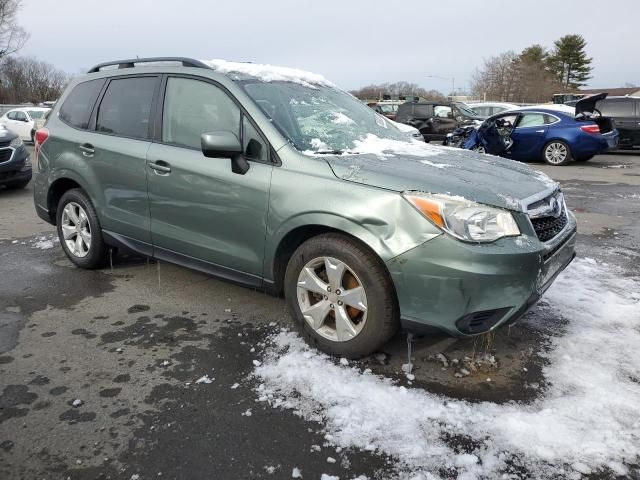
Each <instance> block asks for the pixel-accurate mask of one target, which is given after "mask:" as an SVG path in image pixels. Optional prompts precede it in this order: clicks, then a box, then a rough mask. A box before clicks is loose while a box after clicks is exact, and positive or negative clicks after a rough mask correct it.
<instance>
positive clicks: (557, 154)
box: [542, 140, 571, 166]
mask: <svg viewBox="0 0 640 480" xmlns="http://www.w3.org/2000/svg"><path fill="white" fill-rule="evenodd" d="M542 159H543V160H544V161H545V162H547V163H548V164H549V165H556V166H559V165H566V164H568V163H569V162H571V149H570V148H569V145H567V144H566V143H565V142H563V141H561V140H552V141H551V142H549V143H547V144H546V145H545V147H544V149H543V150H542Z"/></svg>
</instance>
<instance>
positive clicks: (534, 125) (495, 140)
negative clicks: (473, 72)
mask: <svg viewBox="0 0 640 480" xmlns="http://www.w3.org/2000/svg"><path fill="white" fill-rule="evenodd" d="M604 96H605V97H606V94H604ZM599 97H600V96H596V98H593V97H585V98H583V99H582V100H580V101H579V102H578V103H577V104H576V106H575V109H574V113H572V114H570V115H569V114H567V113H565V112H562V111H559V110H557V109H548V108H526V109H518V110H509V111H507V112H503V113H499V114H498V115H494V116H493V117H490V118H488V119H487V120H485V121H484V122H483V123H482V125H481V126H480V127H479V128H478V129H477V130H468V129H467V130H465V131H457V132H455V134H454V135H452V136H451V137H450V138H449V143H451V144H452V145H453V144H457V145H461V146H462V147H463V148H466V149H470V150H476V151H480V152H483V153H491V154H494V155H500V156H503V157H506V158H512V159H514V160H521V161H529V160H539V159H541V160H543V161H545V162H547V163H549V164H551V165H567V164H568V163H569V162H571V161H572V160H576V161H587V160H590V159H591V158H593V156H594V155H596V154H598V153H602V152H603V151H605V150H608V149H610V148H615V147H616V145H617V142H618V132H617V130H615V129H614V128H613V126H612V122H611V120H610V119H609V118H607V117H603V116H601V115H599V114H598V113H596V111H595V104H596V102H597V101H598V99H599Z"/></svg>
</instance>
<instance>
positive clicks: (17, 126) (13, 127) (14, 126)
mask: <svg viewBox="0 0 640 480" xmlns="http://www.w3.org/2000/svg"><path fill="white" fill-rule="evenodd" d="M50 110H51V109H50V108H43V107H20V108H14V109H13V110H9V111H8V112H7V113H5V114H4V115H2V117H0V125H4V126H5V127H6V128H7V129H8V130H10V131H12V132H14V133H17V134H18V135H19V136H20V138H21V139H22V140H26V141H29V142H33V134H34V133H35V131H36V130H37V129H38V128H40V127H41V126H42V124H43V120H44V118H45V116H46V114H47V113H48V112H49V111H50Z"/></svg>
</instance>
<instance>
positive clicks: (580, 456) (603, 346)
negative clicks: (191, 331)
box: [255, 259, 640, 478]
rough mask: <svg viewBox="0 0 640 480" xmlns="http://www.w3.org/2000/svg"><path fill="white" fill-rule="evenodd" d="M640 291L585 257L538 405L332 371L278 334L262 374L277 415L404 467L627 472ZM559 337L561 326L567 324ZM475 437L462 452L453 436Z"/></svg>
mask: <svg viewBox="0 0 640 480" xmlns="http://www.w3.org/2000/svg"><path fill="white" fill-rule="evenodd" d="M639 291H640V289H639V285H638V283H637V281H636V280H632V279H628V278H624V277H622V276H621V275H620V274H619V273H617V272H614V271H613V269H612V268H610V267H608V266H607V265H605V264H598V263H596V262H595V261H593V260H589V259H586V260H577V261H575V262H574V264H573V265H572V266H571V267H569V269H568V270H567V271H566V272H564V273H563V274H562V275H561V276H560V278H559V279H558V280H557V281H556V283H555V284H554V285H553V286H552V288H551V290H550V291H549V292H548V293H547V296H546V299H547V300H548V301H549V303H550V304H551V308H552V309H554V311H555V312H556V313H557V314H559V315H560V316H562V317H563V318H564V319H565V320H566V321H567V325H566V331H565V332H563V333H562V335H559V336H557V337H554V338H552V339H551V344H552V348H551V350H550V353H548V354H546V355H547V356H548V359H549V365H548V366H547V367H545V369H544V375H545V377H546V380H547V381H548V383H549V386H548V389H547V391H546V392H545V394H544V396H543V397H542V398H540V399H538V400H536V401H534V402H533V403H532V404H529V405H523V404H519V403H515V402H512V403H508V404H502V405H498V404H494V403H490V402H483V403H470V402H466V401H460V400H455V399H450V398H447V397H444V396H439V395H434V394H432V393H429V392H428V391H424V390H420V389H406V388H405V387H402V386H397V385H394V384H393V383H392V382H391V380H389V379H385V378H381V377H378V376H375V375H373V374H371V373H361V372H360V371H358V370H357V368H356V367H349V366H344V365H335V363H333V362H332V361H330V359H329V358H328V357H326V356H325V355H323V354H321V353H318V352H317V351H315V350H312V349H310V348H309V347H307V346H306V344H304V343H303V341H302V340H301V339H300V338H299V337H298V336H297V335H296V334H294V333H287V332H281V333H280V334H278V335H276V336H274V338H273V342H274V346H273V348H272V349H271V351H270V352H269V353H268V354H267V357H266V358H265V361H264V363H263V365H262V366H261V367H259V368H257V369H256V370H255V375H256V377H257V378H258V379H260V380H261V381H262V382H263V383H262V384H261V385H260V386H259V391H260V392H261V395H263V396H265V395H266V398H268V399H269V400H268V401H269V402H270V403H271V404H272V405H273V406H279V407H283V408H288V409H292V410H293V411H294V412H295V413H297V414H298V415H300V416H302V417H304V418H305V419H307V420H312V421H318V422H322V423H324V425H325V429H326V431H327V432H328V433H329V434H330V435H331V438H332V442H333V443H334V444H336V445H339V446H341V447H345V448H346V447H353V448H359V449H364V450H369V451H373V450H376V451H379V452H381V453H384V454H387V455H391V456H393V457H395V458H396V459H397V460H398V468H399V469H400V470H404V471H408V472H411V473H412V474H415V475H425V476H427V477H428V476H429V475H434V476H437V473H438V471H439V469H440V468H450V469H456V470H457V472H458V473H459V474H460V475H463V476H464V478H478V477H480V476H486V477H490V478H494V477H497V476H499V475H501V474H503V473H505V472H507V471H508V467H507V465H509V464H515V465H516V466H517V465H521V466H523V467H525V468H526V469H527V470H528V471H529V472H532V476H533V477H535V478H558V477H565V476H575V477H579V476H580V475H581V474H588V472H593V471H596V470H599V469H610V470H611V471H613V472H614V473H615V474H617V475H625V474H627V473H628V469H627V467H626V466H625V463H626V464H634V463H637V462H638V459H639V458H640V327H639V325H640V303H639V302H640V294H639V293H638V292H639ZM559 328H560V327H559ZM451 437H456V438H468V439H471V440H472V441H471V442H466V443H467V444H469V445H477V447H476V448H474V449H473V450H471V451H467V452H462V453H456V449H455V448H454V447H453V446H452V445H450V444H448V443H447V442H446V441H445V440H444V439H445V438H451Z"/></svg>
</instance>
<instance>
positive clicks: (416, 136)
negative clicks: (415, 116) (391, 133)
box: [389, 120, 424, 142]
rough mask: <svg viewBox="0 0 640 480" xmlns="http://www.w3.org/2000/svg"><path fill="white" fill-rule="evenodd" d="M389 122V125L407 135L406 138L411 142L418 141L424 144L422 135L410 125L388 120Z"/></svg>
mask: <svg viewBox="0 0 640 480" xmlns="http://www.w3.org/2000/svg"><path fill="white" fill-rule="evenodd" d="M389 121H390V122H391V124H392V125H393V126H394V127H396V128H397V129H398V130H400V131H401V132H404V133H406V134H407V136H408V137H409V138H410V139H412V140H418V141H419V142H424V137H423V136H422V134H421V133H420V130H418V129H417V128H415V127H412V126H411V125H407V124H404V123H399V122H395V121H393V120H389Z"/></svg>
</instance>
